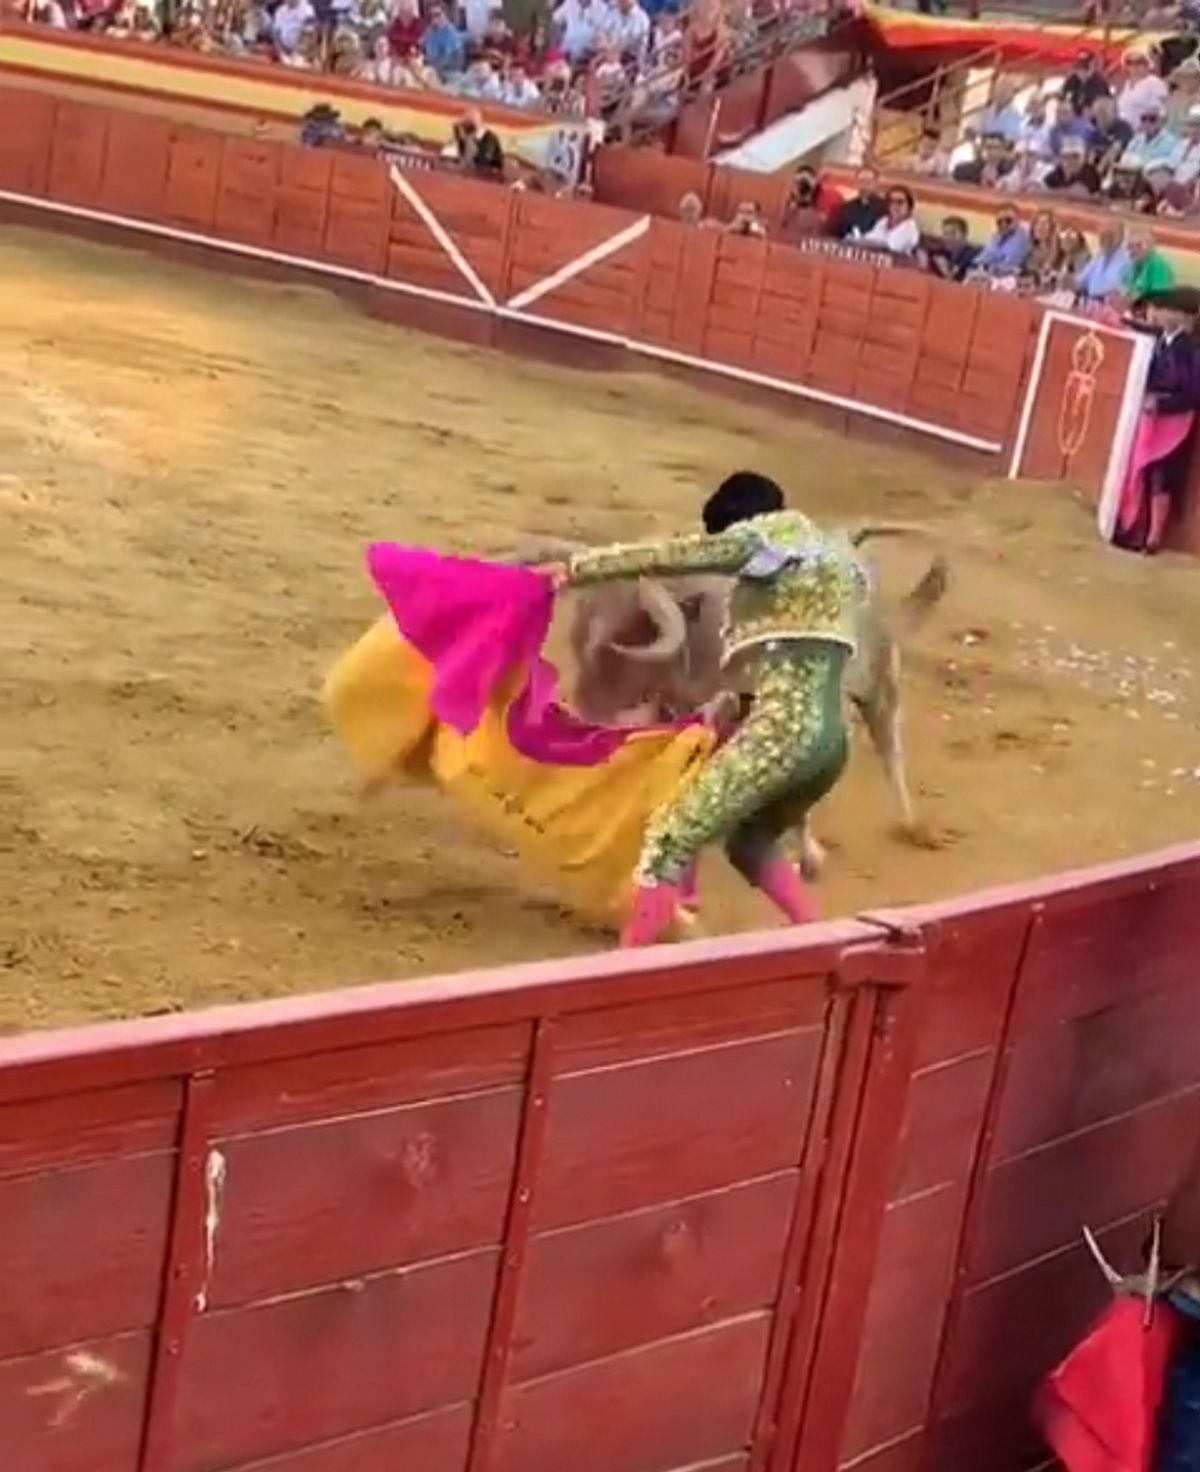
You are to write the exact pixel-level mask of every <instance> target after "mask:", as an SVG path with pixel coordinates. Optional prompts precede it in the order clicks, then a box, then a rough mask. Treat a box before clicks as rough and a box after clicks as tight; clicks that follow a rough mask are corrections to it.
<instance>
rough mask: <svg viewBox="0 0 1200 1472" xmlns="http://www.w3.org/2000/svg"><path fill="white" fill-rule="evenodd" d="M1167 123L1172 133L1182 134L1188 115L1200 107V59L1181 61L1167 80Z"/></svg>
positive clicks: (1194, 57)
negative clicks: (1194, 108) (1193, 109)
mask: <svg viewBox="0 0 1200 1472" xmlns="http://www.w3.org/2000/svg"><path fill="white" fill-rule="evenodd" d="M1167 86H1168V88H1169V89H1170V91H1169V92H1168V94H1167V105H1166V121H1167V127H1168V128H1170V130H1171V132H1172V133H1176V134H1178V133H1182V132H1183V129H1184V126H1185V124H1186V123H1187V118H1188V113H1190V112H1191V110H1192V108H1193V107H1197V106H1200V57H1197V56H1195V55H1192V56H1189V57H1188V58H1187V59H1186V60H1185V61H1181V62H1180V63H1179V65H1178V66H1177V67H1176V68H1175V70H1174V71H1173V72H1172V73H1171V75H1170V76H1169V77H1168V78H1167Z"/></svg>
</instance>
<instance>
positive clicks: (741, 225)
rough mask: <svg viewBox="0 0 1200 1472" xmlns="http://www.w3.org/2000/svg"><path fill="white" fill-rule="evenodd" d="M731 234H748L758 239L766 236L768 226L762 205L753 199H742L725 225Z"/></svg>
mask: <svg viewBox="0 0 1200 1472" xmlns="http://www.w3.org/2000/svg"><path fill="white" fill-rule="evenodd" d="M725 229H726V232H727V233H728V234H730V235H748V236H753V237H755V238H756V239H759V240H763V239H765V238H766V234H767V227H766V224H765V222H764V220H763V216H762V206H761V205H760V204H756V203H755V202H754V201H753V200H751V199H744V200H742V202H741V204H739V205H738V207H737V209H735V210H734V212H733V219H732V220H730V222H729V224H728V225H727V226H726V227H725Z"/></svg>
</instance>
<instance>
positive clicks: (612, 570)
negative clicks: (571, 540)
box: [566, 522, 760, 583]
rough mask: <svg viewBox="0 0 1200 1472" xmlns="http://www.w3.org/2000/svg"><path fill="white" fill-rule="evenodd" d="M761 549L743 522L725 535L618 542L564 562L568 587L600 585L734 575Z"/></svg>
mask: <svg viewBox="0 0 1200 1472" xmlns="http://www.w3.org/2000/svg"><path fill="white" fill-rule="evenodd" d="M759 545H760V541H759V534H758V532H757V531H756V530H755V529H754V528H753V527H751V526H749V525H748V524H747V523H745V522H740V523H738V524H736V525H735V526H731V527H730V528H729V529H728V530H727V531H723V532H719V533H716V534H711V533H708V532H698V533H696V534H695V535H693V536H683V537H666V538H664V539H663V540H662V541H659V542H618V543H615V544H614V545H613V546H611V547H596V548H592V549H589V550H587V551H583V552H576V553H573V554H572V556H571V557H569V558H568V559H567V565H566V581H567V582H568V583H603V582H608V581H610V580H611V579H613V578H633V577H640V576H642V575H643V574H648V575H650V576H654V575H658V576H664V577H665V576H669V575H670V574H671V573H690V572H723V573H735V572H737V571H739V569H740V568H742V567H743V566H744V565H745V563H746V560H747V558H749V557H751V556H753V554H754V553H755V552H756V551H757V550H758V547H759Z"/></svg>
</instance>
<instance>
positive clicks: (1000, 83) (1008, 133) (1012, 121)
mask: <svg viewBox="0 0 1200 1472" xmlns="http://www.w3.org/2000/svg"><path fill="white" fill-rule="evenodd" d="M1016 96H1017V84H1016V82H1014V81H1013V79H1012V78H1011V77H1005V76H999V77H997V78H996V85H995V88H994V89H993V91H992V101H991V105H990V106H989V107H988V108H987V110H986V111H985V112H984V113H983V115H982V117H980V119H979V125H978V126H979V132H980V134H981V135H982V136H983V137H984V138H986V137H988V136H989V135H991V136H992V137H996V138H1003V139H1004V141H1005V142H1006V143H1010V144H1014V143H1016V141H1017V139H1018V138H1020V136H1021V129H1022V127H1023V126H1024V123H1025V119H1024V118H1023V117H1022V116H1021V109H1020V108H1019V107H1018V106H1017V103H1016Z"/></svg>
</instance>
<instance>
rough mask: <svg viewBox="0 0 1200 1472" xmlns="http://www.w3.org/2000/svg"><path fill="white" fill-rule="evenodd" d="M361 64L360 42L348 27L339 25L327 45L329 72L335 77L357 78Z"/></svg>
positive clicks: (353, 30) (352, 29)
mask: <svg viewBox="0 0 1200 1472" xmlns="http://www.w3.org/2000/svg"><path fill="white" fill-rule="evenodd" d="M362 63H363V49H362V42H361V41H360V40H359V39H358V32H357V31H356V30H355V29H354V28H353V26H349V25H345V24H343V25H339V26H338V27H337V29H336V30H335V31H334V33H333V39H332V40H331V41H330V43H329V70H330V71H331V72H332V73H333V74H334V76H335V77H354V76H357V75H358V73H359V70H360V69H361V67H362Z"/></svg>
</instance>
